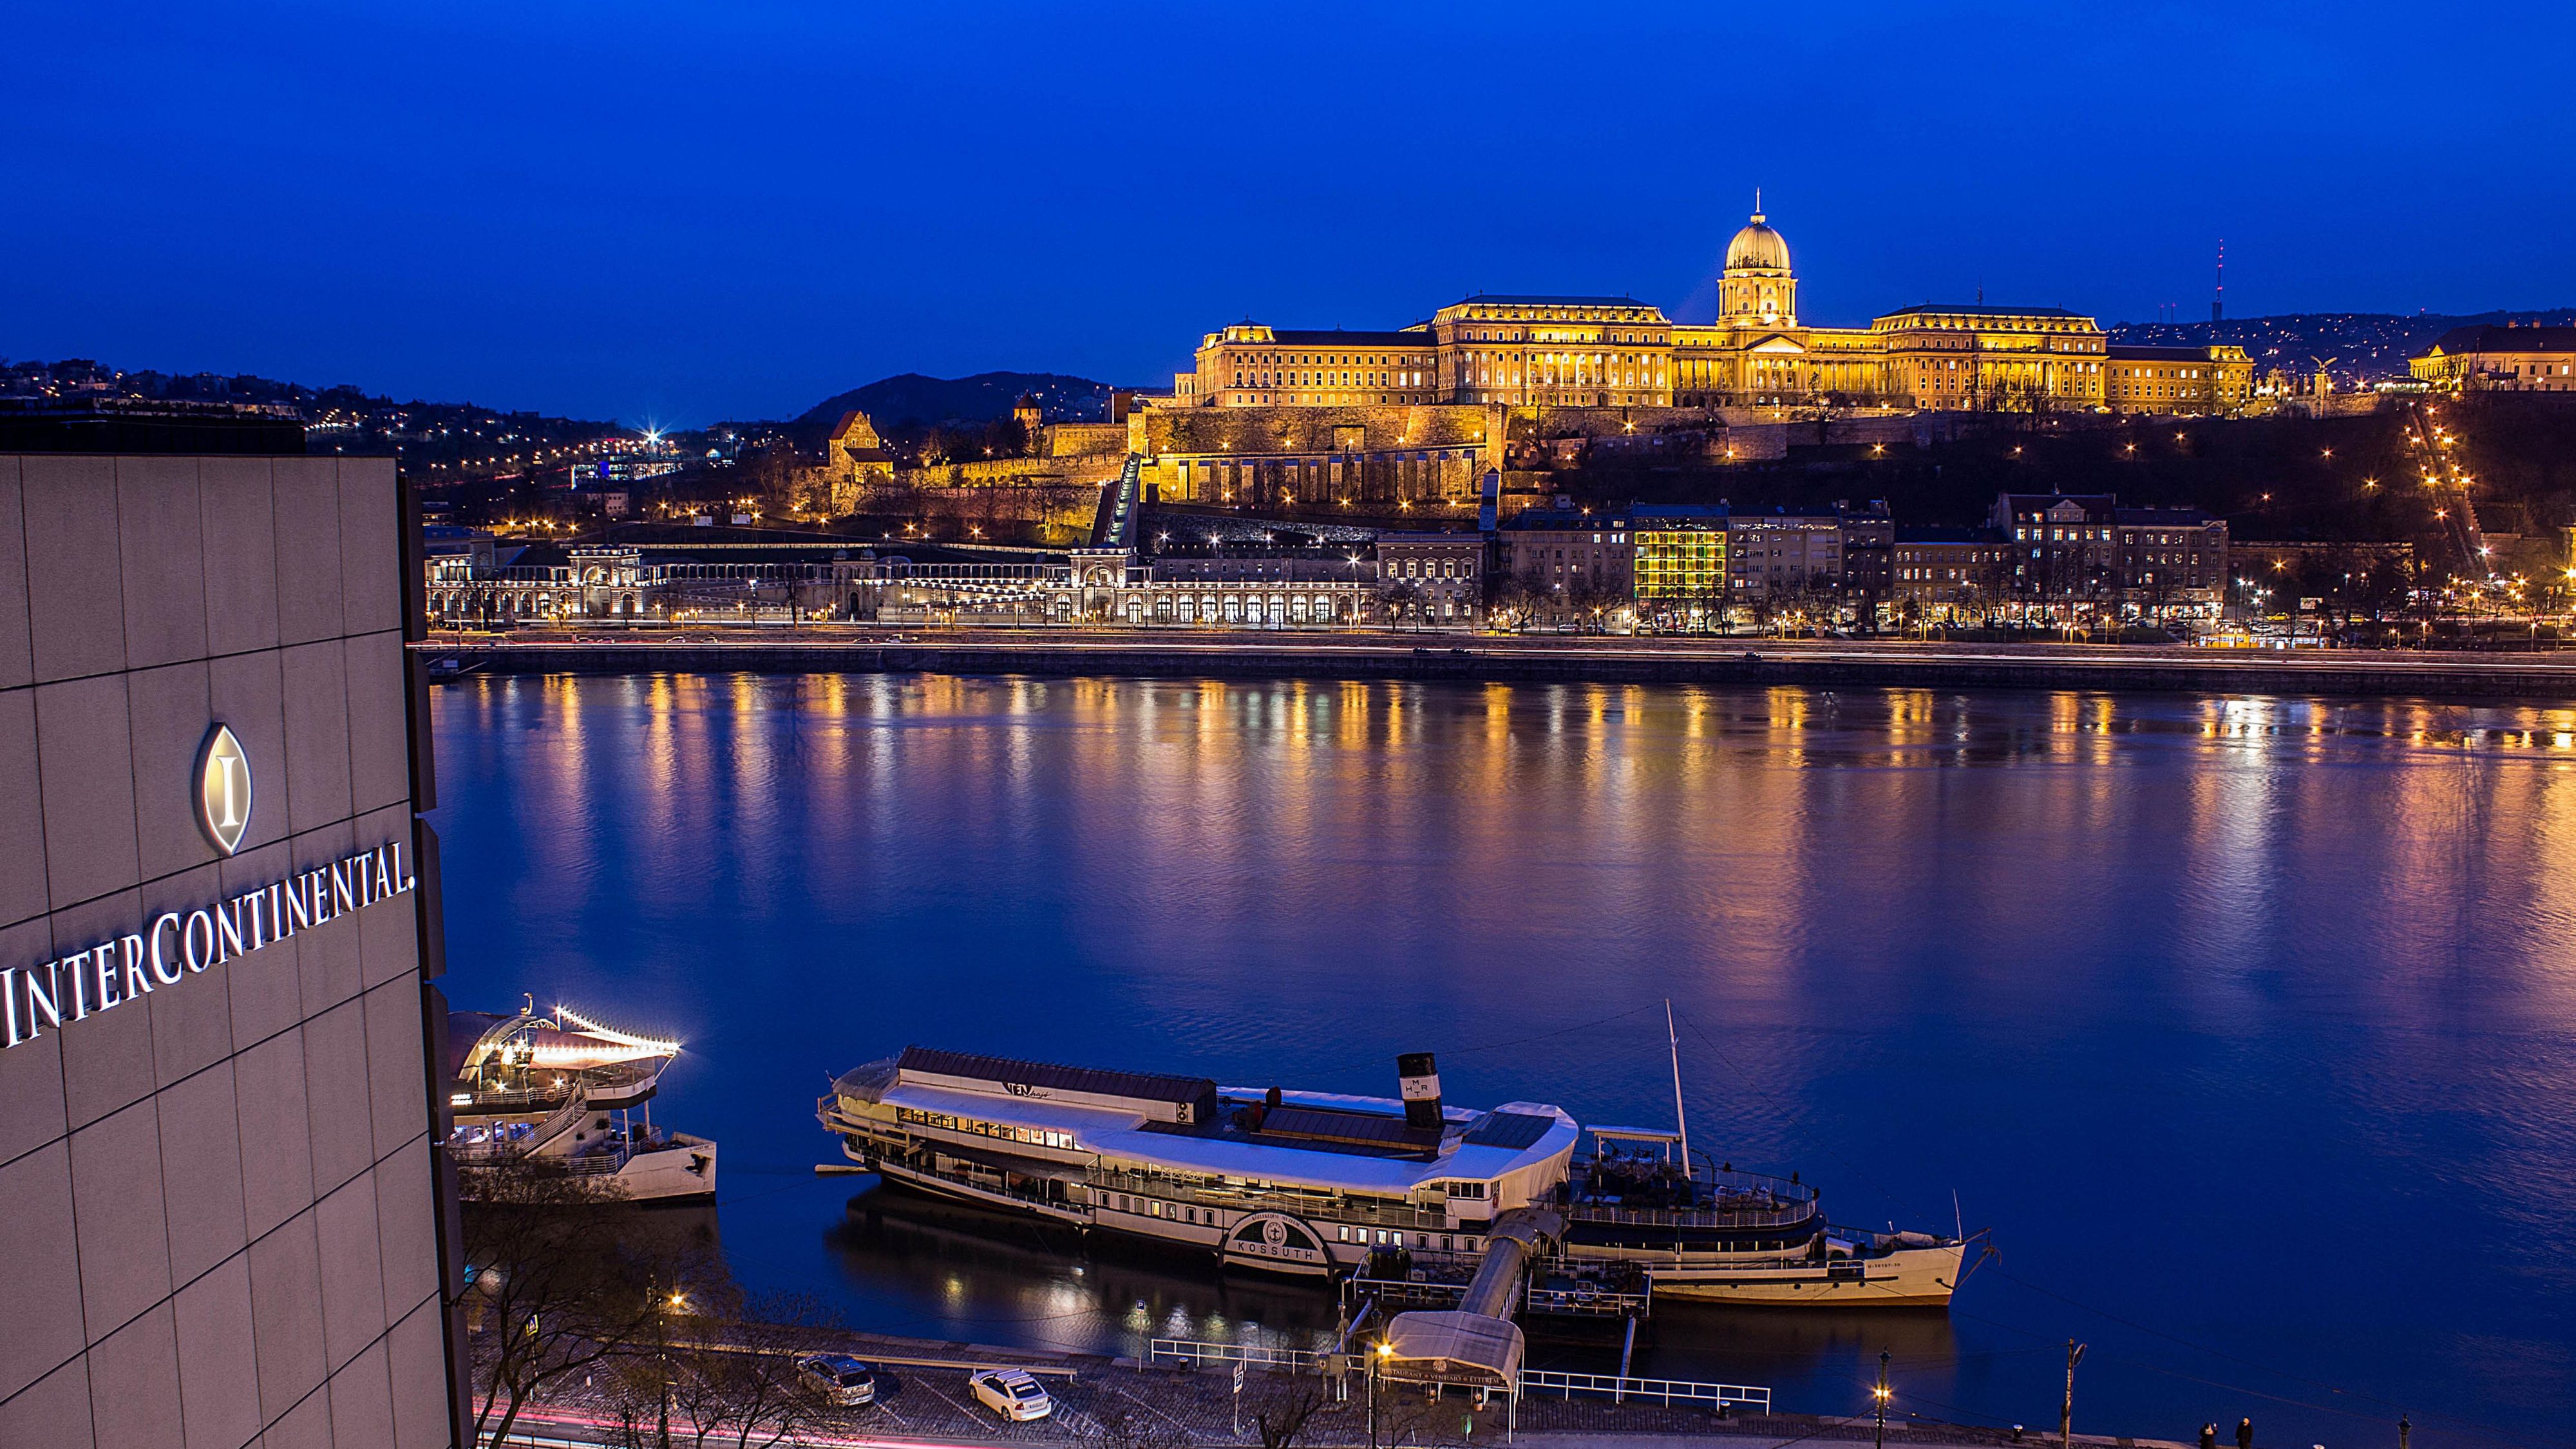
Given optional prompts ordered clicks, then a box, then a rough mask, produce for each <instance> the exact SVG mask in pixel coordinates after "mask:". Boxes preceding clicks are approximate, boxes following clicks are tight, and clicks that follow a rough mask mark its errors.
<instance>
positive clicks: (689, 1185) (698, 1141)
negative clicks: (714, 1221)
mask: <svg viewBox="0 0 2576 1449" xmlns="http://www.w3.org/2000/svg"><path fill="white" fill-rule="evenodd" d="M600 1181H601V1182H602V1183H604V1184H605V1185H606V1187H607V1189H608V1191H610V1192H611V1193H614V1194H615V1195H616V1196H618V1197H621V1198H624V1199H626V1200H627V1201H628V1202H688V1201H691V1200H695V1199H704V1198H712V1197H714V1196H715V1195H716V1145H715V1144H714V1143H713V1142H710V1141H708V1140H707V1139H705V1138H703V1137H691V1136H687V1135H686V1134H683V1133H678V1132H674V1133H672V1134H671V1145H670V1146H668V1147H663V1148H656V1149H654V1150H652V1151H649V1152H638V1153H635V1154H634V1155H633V1156H630V1157H628V1158H627V1159H626V1161H625V1162H624V1163H622V1164H620V1165H619V1167H618V1169H617V1171H615V1172H613V1173H609V1174H606V1175H605V1176H603V1177H602V1178H601V1179H600Z"/></svg>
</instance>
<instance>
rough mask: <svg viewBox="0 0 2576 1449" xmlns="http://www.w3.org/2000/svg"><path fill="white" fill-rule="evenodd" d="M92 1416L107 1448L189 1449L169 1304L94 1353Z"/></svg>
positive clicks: (109, 1339)
mask: <svg viewBox="0 0 2576 1449" xmlns="http://www.w3.org/2000/svg"><path fill="white" fill-rule="evenodd" d="M89 1414H90V1423H91V1424H92V1426H93V1428H92V1430H91V1432H93V1433H95V1434H96V1435H97V1436H98V1442H99V1443H101V1444H113V1445H116V1446H117V1449H129V1446H130V1449H185V1444H184V1441H183V1440H182V1439H181V1437H180V1432H179V1335H178V1332H177V1330H176V1328H175V1327H174V1326H173V1324H172V1321H171V1311H170V1305H169V1304H167V1303H159V1304H155V1305H153V1307H152V1310H151V1311H150V1312H148V1313H146V1314H144V1315H143V1316H142V1317H140V1318H137V1319H136V1320H134V1321H133V1322H132V1323H129V1324H127V1325H125V1326H124V1327H123V1328H120V1329H118V1330H117V1331H116V1332H114V1333H112V1334H110V1335H108V1337H107V1339H106V1341H105V1342H103V1343H100V1344H99V1345H98V1346H97V1347H95V1348H92V1349H91V1350H90V1351H89Z"/></svg>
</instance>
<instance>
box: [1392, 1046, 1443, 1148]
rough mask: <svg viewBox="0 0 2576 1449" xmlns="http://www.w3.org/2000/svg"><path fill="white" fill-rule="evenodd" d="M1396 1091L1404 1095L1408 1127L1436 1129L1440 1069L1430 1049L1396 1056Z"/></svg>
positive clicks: (1438, 1115) (1439, 1121)
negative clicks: (1434, 1061)
mask: <svg viewBox="0 0 2576 1449" xmlns="http://www.w3.org/2000/svg"><path fill="white" fill-rule="evenodd" d="M1395 1077H1396V1094H1397V1095H1398V1096H1401V1097H1402V1098H1404V1122H1405V1125H1406V1126H1408V1127H1429V1128H1432V1129H1434V1130H1437V1129H1438V1128H1439V1126H1440V1124H1441V1122H1442V1120H1443V1119H1442V1117H1441V1115H1440V1068H1439V1067H1438V1066H1436V1065H1434V1064H1433V1062H1432V1060H1431V1053H1429V1052H1405V1053H1404V1054H1402V1055H1400V1056H1398V1057H1397V1058H1396V1059H1395Z"/></svg>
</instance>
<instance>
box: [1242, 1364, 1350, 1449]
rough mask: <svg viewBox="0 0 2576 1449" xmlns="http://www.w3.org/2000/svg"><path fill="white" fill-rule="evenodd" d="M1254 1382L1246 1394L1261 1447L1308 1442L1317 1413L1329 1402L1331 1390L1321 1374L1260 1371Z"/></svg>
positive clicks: (1283, 1448)
mask: <svg viewBox="0 0 2576 1449" xmlns="http://www.w3.org/2000/svg"><path fill="white" fill-rule="evenodd" d="M1253 1384H1254V1385H1256V1386H1257V1387H1255V1388H1254V1390H1253V1392H1251V1393H1249V1394H1247V1395H1246V1396H1245V1397H1247V1398H1249V1399H1250V1400H1251V1403H1250V1404H1249V1405H1248V1407H1249V1408H1250V1409H1251V1411H1252V1432H1253V1434H1254V1436H1255V1437H1257V1438H1258V1439H1260V1441H1261V1449H1299V1446H1301V1445H1304V1444H1306V1443H1307V1442H1309V1438H1308V1436H1309V1434H1310V1433H1311V1432H1312V1430H1313V1428H1314V1427H1315V1419H1316V1417H1317V1416H1318V1415H1321V1414H1322V1413H1323V1412H1324V1411H1325V1410H1326V1409H1328V1408H1330V1407H1331V1406H1332V1402H1333V1395H1332V1390H1331V1388H1330V1387H1329V1386H1327V1385H1326V1384H1325V1382H1324V1378H1323V1375H1321V1374H1300V1373H1285V1374H1263V1375H1262V1376H1261V1377H1260V1378H1258V1379H1256V1380H1254V1381H1253Z"/></svg>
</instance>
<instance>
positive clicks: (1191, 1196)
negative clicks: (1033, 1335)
mask: <svg viewBox="0 0 2576 1449" xmlns="http://www.w3.org/2000/svg"><path fill="white" fill-rule="evenodd" d="M1397 1073H1398V1078H1399V1081H1398V1095H1397V1096H1396V1097H1395V1098H1383V1097H1359V1096H1346V1095H1342V1094H1338V1093H1329V1092H1300V1091H1287V1090H1283V1089H1281V1088H1277V1087H1271V1088H1266V1089H1262V1088H1243V1087H1220V1086H1218V1085H1217V1084H1216V1083H1215V1082H1213V1081H1211V1080H1209V1079H1207V1078H1203V1077H1183V1076H1167V1075H1162V1074H1157V1073H1148V1072H1129V1071H1118V1070H1106V1069H1098V1068H1089V1067H1070V1066H1058V1065H1053V1064H1049V1063H1042V1062H1028V1061H1017V1060H1011V1059H1007V1058H1001V1057H989V1056H978V1055H973V1054H969V1053H963V1052H951V1051H939V1050H933V1049H930V1048H925V1047H919V1046H911V1047H906V1048H905V1049H904V1050H903V1052H902V1054H901V1055H899V1056H895V1057H890V1058H887V1059H885V1060H882V1061H876V1062H871V1063H869V1064H867V1065H865V1066H862V1067H858V1068H855V1069H853V1070H851V1071H849V1072H846V1073H844V1074H842V1075H841V1076H840V1077H839V1078H838V1079H837V1080H836V1081H834V1083H833V1084H832V1093H831V1095H830V1096H827V1097H824V1098H823V1099H821V1101H820V1102H818V1103H817V1104H816V1115H817V1117H818V1118H819V1120H820V1121H821V1122H822V1124H823V1125H824V1127H826V1128H827V1129H829V1130H830V1131H831V1132H832V1133H833V1134H834V1135H836V1136H837V1137H839V1139H840V1141H841V1150H842V1153H843V1155H844V1156H845V1157H847V1158H848V1159H849V1160H850V1161H852V1162H854V1163H857V1164H858V1165H860V1166H861V1167H863V1168H865V1169H866V1170H868V1171H872V1172H875V1173H878V1174H880V1175H881V1176H882V1177H883V1178H884V1179H885V1180H886V1181H887V1182H889V1183H894V1184H898V1185H901V1186H904V1187H908V1188H912V1189H916V1190H918V1191H922V1192H926V1193H932V1194H936V1195H939V1196H942V1197H947V1198H951V1199H955V1200H959V1201H964V1202H971V1203H979V1204H983V1205H985V1206H988V1207H994V1208H1000V1209H1004V1210H1008V1211H1011V1212H1015V1213H1020V1214H1024V1215H1027V1216H1031V1217H1036V1218H1041V1219H1044V1220H1047V1221H1052V1222H1057V1223H1062V1224H1066V1225H1068V1226H1072V1227H1075V1228H1078V1229H1082V1230H1085V1231H1090V1230H1098V1231H1103V1232H1111V1233H1118V1234H1122V1235H1125V1236H1129V1237H1135V1238H1143V1239H1150V1240H1153V1241H1156V1242H1160V1243H1164V1244H1169V1245H1172V1246H1176V1247H1181V1248H1185V1249H1191V1250H1195V1251H1200V1252H1207V1253H1212V1254H1214V1255H1215V1256H1216V1257H1217V1258H1218V1259H1219V1260H1220V1261H1222V1262H1224V1263H1225V1264H1227V1265H1229V1266H1233V1267H1240V1268H1250V1269H1258V1270H1262V1271H1267V1272H1278V1273H1291V1274H1302V1275H1309V1276H1318V1277H1320V1276H1324V1275H1330V1274H1355V1273H1362V1272H1365V1273H1367V1274H1368V1275H1369V1276H1372V1277H1375V1276H1378V1275H1380V1274H1382V1273H1384V1272H1386V1271H1387V1268H1386V1265H1387V1263H1388V1262H1389V1261H1390V1255H1400V1259H1399V1260H1401V1259H1410V1258H1415V1257H1419V1258H1420V1259H1421V1260H1423V1261H1425V1262H1437V1261H1440V1260H1443V1259H1449V1260H1466V1259H1473V1258H1477V1257H1481V1256H1483V1255H1485V1254H1486V1253H1487V1252H1488V1250H1489V1249H1490V1248H1492V1247H1493V1246H1494V1243H1493V1239H1494V1237H1495V1236H1496V1234H1497V1232H1498V1220H1502V1219H1505V1218H1506V1215H1510V1218H1511V1219H1512V1220H1513V1221H1526V1220H1527V1219H1528V1218H1529V1216H1530V1214H1529V1213H1528V1212H1525V1211H1523V1210H1532V1209H1534V1210H1539V1211H1541V1212H1542V1213H1543V1214H1545V1215H1546V1216H1547V1217H1548V1218H1549V1219H1552V1220H1559V1221H1561V1224H1562V1226H1561V1227H1559V1228H1556V1229H1553V1230H1552V1231H1551V1233H1550V1234H1549V1235H1550V1236H1552V1237H1554V1238H1555V1239H1556V1241H1555V1242H1553V1243H1552V1244H1549V1245H1547V1246H1548V1247H1549V1249H1550V1250H1551V1252H1552V1253H1553V1255H1554V1258H1553V1261H1554V1262H1555V1263H1556V1264H1557V1265H1558V1266H1560V1267H1573V1268H1577V1269H1580V1268H1584V1267H1586V1266H1593V1267H1609V1266H1616V1267H1618V1268H1619V1269H1620V1270H1621V1271H1622V1272H1623V1274H1624V1273H1634V1274H1641V1275H1643V1276H1644V1278H1645V1279H1646V1280H1647V1282H1648V1283H1649V1284H1650V1285H1651V1291H1652V1292H1654V1293H1657V1294H1664V1295H1673V1296H1680V1297H1687V1298H1693V1299H1705V1300H1714V1301H1720V1302H1737V1303H1781V1304H1828V1305H1832V1306H1836V1307H1842V1306H1880V1305H1893V1304H1939V1303H1946V1302H1947V1301H1948V1299H1949V1295H1950V1291H1951V1288H1952V1286H1953V1285H1954V1284H1955V1283H1956V1282H1957V1280H1958V1273H1959V1267H1960V1261H1961V1257H1962V1249H1963V1246H1964V1245H1963V1244H1962V1243H1961V1241H1960V1240H1959V1239H1956V1238H1938V1237H1933V1236H1931V1235H1927V1234H1902V1233H1894V1232H1889V1233H1870V1232H1856V1231H1849V1230H1845V1229H1841V1228H1836V1227H1833V1226H1832V1225H1830V1224H1829V1223H1827V1221H1826V1220H1825V1218H1824V1217H1823V1215H1822V1211H1821V1209H1820V1207H1819V1205H1818V1198H1817V1194H1816V1192H1815V1190H1814V1189H1813V1188H1811V1187H1808V1186H1806V1185H1804V1184H1802V1183H1799V1182H1797V1181H1795V1180H1794V1179H1790V1180H1782V1179H1775V1178H1769V1177H1763V1176H1759V1175H1756V1174H1750V1173H1737V1172H1732V1171H1727V1170H1722V1169H1719V1168H1715V1167H1708V1166H1705V1165H1703V1166H1700V1167H1698V1168H1696V1169H1694V1170H1687V1171H1686V1170H1684V1169H1683V1168H1682V1166H1681V1165H1680V1164H1682V1163H1685V1162H1691V1161H1692V1160H1693V1159H1692V1158H1691V1157H1690V1155H1689V1154H1688V1152H1687V1150H1679V1151H1676V1150H1675V1149H1678V1148H1680V1142H1679V1134H1678V1133H1677V1132H1676V1133H1665V1132H1660V1131H1653V1130H1646V1129H1622V1128H1608V1129H1602V1130H1600V1131H1596V1132H1592V1133H1589V1134H1587V1133H1586V1132H1585V1131H1584V1129H1583V1128H1582V1127H1581V1126H1580V1125H1579V1124H1578V1123H1577V1122H1576V1121H1575V1120H1574V1118H1573V1117H1571V1116H1569V1115H1568V1114H1567V1113H1566V1112H1565V1111H1564V1110H1563V1109H1562V1108H1559V1107H1556V1106H1552V1105H1546V1104H1540V1103H1533V1102H1507V1103H1505V1104H1503V1105H1502V1106H1499V1107H1495V1108H1493V1109H1491V1110H1486V1111H1475V1110H1468V1109H1464V1108H1458V1107H1451V1106H1449V1105H1447V1104H1446V1103H1445V1102H1444V1101H1443V1100H1442V1099H1441V1094H1440V1079H1439V1075H1438V1072H1437V1069H1436V1066H1435V1064H1434V1062H1433V1059H1432V1057H1431V1055H1430V1054H1429V1053H1414V1054H1408V1055H1405V1056H1402V1057H1399V1058H1398V1059H1397ZM1587 1136H1588V1137H1589V1138H1590V1139H1591V1141H1592V1144H1593V1150H1592V1151H1590V1152H1582V1151H1579V1149H1580V1148H1581V1147H1582V1146H1583V1145H1584V1141H1585V1139H1586V1138H1587ZM1499 1230H1500V1231H1502V1232H1505V1233H1507V1234H1509V1235H1512V1236H1515V1237H1519V1236H1525V1233H1523V1232H1522V1230H1521V1229H1519V1228H1516V1227H1512V1226H1510V1225H1509V1224H1504V1225H1503V1226H1502V1227H1501V1228H1500V1229H1499Z"/></svg>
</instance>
